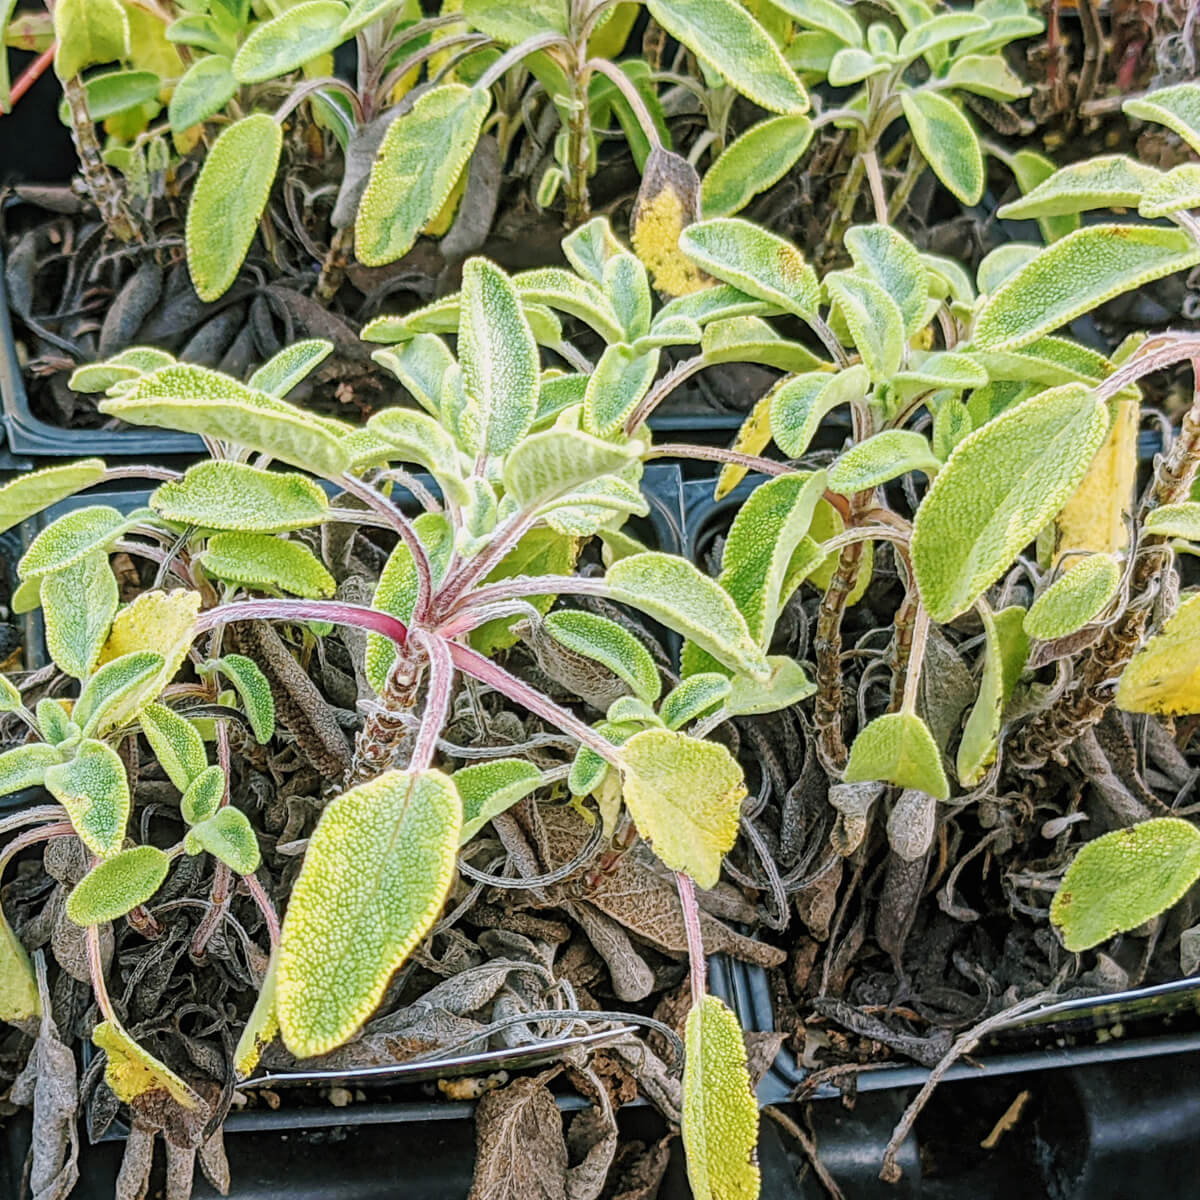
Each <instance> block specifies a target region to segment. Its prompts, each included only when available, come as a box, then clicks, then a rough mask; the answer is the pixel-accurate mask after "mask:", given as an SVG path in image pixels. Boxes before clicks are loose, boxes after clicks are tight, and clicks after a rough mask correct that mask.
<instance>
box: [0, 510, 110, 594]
mask: <svg viewBox="0 0 1200 1200" xmlns="http://www.w3.org/2000/svg"><path fill="white" fill-rule="evenodd" d="M128 528H129V518H128V517H126V515H125V514H124V513H122V512H118V511H117V510H116V509H115V508H110V507H109V506H108V505H107V504H93V505H89V506H88V507H87V508H77V509H75V510H73V511H72V512H69V513H65V514H64V515H63V516H61V517H59V518H58V520H56V521H54V522H53V523H52V524H50V525H47V526H46V528H45V529H43V530H42V531H41V533H39V534H38V535H37V537H35V538H34V539H33V541H32V542H31V543H30V546H29V549H28V550H26V551H25V553H24V555H23V556H22V557H21V560H20V562H18V563H17V574H18V575H19V576H20V577H21V578H22V579H36V578H38V577H39V576H44V575H49V574H50V573H51V572H53V571H62V570H65V569H66V568H68V567H71V566H74V565H75V564H76V563H79V562H82V561H83V559H85V558H91V557H92V556H93V555H95V553H96V552H97V551H101V550H104V549H106V548H107V547H108V546H110V545H112V543H113V542H115V541H116V540H117V538H119V537H120V536H121V535H122V534H123V533H125V532H126V530H127V529H128Z"/></svg>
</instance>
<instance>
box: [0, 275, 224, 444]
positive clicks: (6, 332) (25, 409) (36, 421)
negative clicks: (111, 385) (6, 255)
mask: <svg viewBox="0 0 1200 1200" xmlns="http://www.w3.org/2000/svg"><path fill="white" fill-rule="evenodd" d="M3 268H4V259H3V256H2V255H0V407H2V409H3V420H4V428H5V431H6V433H7V436H8V445H9V449H10V450H12V451H13V452H14V453H15V454H34V455H48V456H53V457H59V458H72V457H82V456H84V455H87V456H89V457H90V456H93V455H100V456H104V455H110V456H116V455H121V456H126V457H131V458H162V457H163V456H165V455H172V454H200V453H202V452H203V451H204V443H203V442H202V441H201V440H200V438H198V437H196V436H195V435H194V434H191V433H177V432H175V431H173V430H169V429H162V430H159V429H137V428H129V429H66V428H64V427H62V426H59V425H51V424H50V423H49V422H48V421H43V420H42V419H41V418H40V417H38V416H36V415H35V414H34V412H33V409H31V408H30V407H29V397H28V396H27V395H26V394H25V381H24V379H23V378H22V376H21V364H20V362H19V360H18V358H17V346H16V342H14V341H13V331H12V317H11V315H10V313H9V309H8V292H7V291H6V289H5V285H4V270H3Z"/></svg>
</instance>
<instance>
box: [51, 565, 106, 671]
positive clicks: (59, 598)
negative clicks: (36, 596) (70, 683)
mask: <svg viewBox="0 0 1200 1200" xmlns="http://www.w3.org/2000/svg"><path fill="white" fill-rule="evenodd" d="M40 578H41V590H40V599H41V603H42V616H43V619H44V621H45V625H46V649H47V650H49V652H50V657H51V658H52V659H53V660H54V661H55V663H56V664H57V665H58V666H59V667H61V668H62V670H64V671H66V673H67V674H68V675H72V676H74V678H76V679H80V680H82V679H86V678H87V677H88V676H89V675H90V674H91V673H92V671H93V670H95V668H96V663H97V662H98V661H99V658H100V651H101V649H102V648H103V646H104V641H105V639H106V638H107V637H108V631H109V629H110V628H111V626H112V620H113V617H115V616H116V614H117V579H116V576H115V575H114V574H113V571H112V567H110V566H109V562H108V555H107V553H105V552H104V551H97V552H95V553H92V554H88V555H86V556H85V557H83V558H81V559H79V561H78V562H75V563H73V564H72V565H71V566H69V567H64V568H62V569H61V570H59V571H52V572H50V573H49V574H47V575H43V576H41V577H40Z"/></svg>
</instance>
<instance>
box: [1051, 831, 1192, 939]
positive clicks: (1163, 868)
mask: <svg viewBox="0 0 1200 1200" xmlns="http://www.w3.org/2000/svg"><path fill="white" fill-rule="evenodd" d="M1197 878H1200V831H1198V830H1197V829H1196V827H1195V826H1194V825H1192V824H1191V822H1189V821H1184V820H1181V819H1180V818H1178V817H1159V818H1157V819H1155V820H1152V821H1142V822H1141V823H1140V824H1138V825H1133V826H1130V827H1129V828H1128V829H1115V830H1113V832H1112V833H1106V834H1104V835H1103V836H1101V837H1098V838H1096V839H1095V840H1094V841H1090V842H1088V843H1087V845H1086V846H1084V847H1083V848H1082V849H1081V850H1080V851H1079V853H1078V854H1076V855H1075V858H1074V860H1073V861H1072V862H1071V865H1070V866H1069V867H1068V868H1067V873H1066V875H1064V876H1063V881H1062V883H1061V885H1060V886H1059V889H1058V891H1057V892H1055V894H1054V900H1053V902H1052V903H1051V905H1050V920H1051V921H1052V922H1053V924H1054V925H1055V926H1057V928H1058V930H1059V932H1060V933H1061V934H1062V939H1063V942H1064V943H1065V945H1066V947H1067V949H1068V950H1072V951H1074V952H1075V953H1079V952H1080V951H1082V950H1088V949H1090V948H1091V947H1092V946H1098V945H1099V944H1100V943H1101V942H1105V941H1107V940H1108V939H1109V938H1110V937H1112V936H1113V935H1114V934H1117V933H1123V932H1124V931H1125V930H1127V929H1136V928H1137V927H1138V926H1139V925H1141V924H1143V923H1144V922H1146V921H1148V920H1150V918H1151V917H1156V916H1157V915H1158V914H1159V913H1161V912H1165V911H1166V910H1167V909H1168V908H1170V907H1171V905H1172V904H1174V903H1175V902H1176V901H1177V900H1179V899H1180V898H1181V897H1182V896H1183V894H1184V892H1186V891H1187V890H1188V888H1190V887H1191V886H1192V884H1193V883H1195V882H1196V880H1197Z"/></svg>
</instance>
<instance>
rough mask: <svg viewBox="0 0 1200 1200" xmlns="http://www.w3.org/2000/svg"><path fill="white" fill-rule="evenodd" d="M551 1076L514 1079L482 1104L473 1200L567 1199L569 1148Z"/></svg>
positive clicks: (477, 1121) (477, 1128)
mask: <svg viewBox="0 0 1200 1200" xmlns="http://www.w3.org/2000/svg"><path fill="white" fill-rule="evenodd" d="M548 1074H553V1072H550V1073H543V1074H541V1075H537V1076H534V1077H532V1078H522V1079H515V1080H513V1082H512V1083H510V1084H509V1085H508V1086H507V1087H504V1088H501V1089H499V1090H498V1091H495V1092H489V1093H488V1094H487V1095H486V1096H484V1098H483V1099H482V1100H481V1101H480V1102H479V1107H478V1108H477V1109H476V1110H475V1145H476V1158H475V1182H474V1183H473V1184H472V1186H471V1194H470V1197H469V1200H567V1186H566V1185H567V1144H566V1141H565V1140H564V1138H563V1131H562V1116H561V1115H560V1113H559V1111H558V1106H557V1105H556V1104H555V1103H554V1097H553V1096H552V1095H551V1094H550V1090H549V1088H547V1087H546V1084H545V1080H546V1078H547V1076H548Z"/></svg>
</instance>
